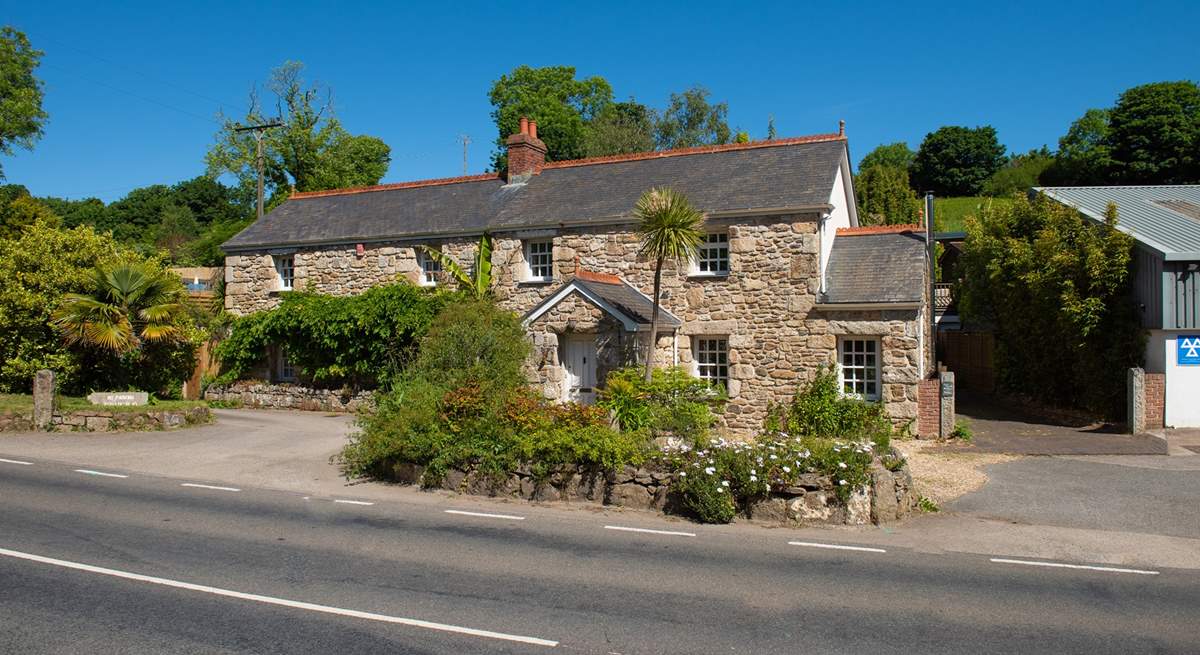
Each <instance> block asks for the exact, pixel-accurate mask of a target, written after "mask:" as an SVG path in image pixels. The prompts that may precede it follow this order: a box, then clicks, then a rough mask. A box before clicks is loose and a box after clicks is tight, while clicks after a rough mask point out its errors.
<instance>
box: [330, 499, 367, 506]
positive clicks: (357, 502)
mask: <svg viewBox="0 0 1200 655" xmlns="http://www.w3.org/2000/svg"><path fill="white" fill-rule="evenodd" d="M333 502H335V503H341V504H343V505H374V504H375V503H368V502H367V501H365V500H335V501H333Z"/></svg>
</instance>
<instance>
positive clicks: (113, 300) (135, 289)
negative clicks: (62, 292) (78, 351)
mask: <svg viewBox="0 0 1200 655" xmlns="http://www.w3.org/2000/svg"><path fill="white" fill-rule="evenodd" d="M93 283H94V285H95V286H94V288H93V289H92V291H91V292H90V293H88V294H77V293H72V294H67V295H66V296H65V297H64V298H63V304H62V306H61V307H59V308H58V309H57V310H55V312H54V315H53V321H54V325H55V326H56V327H58V329H59V330H61V331H62V333H63V336H64V338H65V339H66V341H67V343H69V344H79V343H82V344H87V345H90V346H95V347H97V348H101V349H104V350H109V351H111V352H113V353H116V354H117V355H127V354H129V353H132V352H135V351H137V350H139V349H141V347H142V344H143V343H144V342H147V341H168V340H172V339H178V338H180V337H182V334H183V333H182V329H181V328H180V325H179V324H180V318H181V317H182V316H183V315H184V314H185V313H186V311H187V308H186V306H185V305H184V294H183V285H182V283H181V282H180V281H179V280H178V279H176V278H174V277H172V276H171V274H169V273H167V272H166V271H163V270H160V269H158V268H156V267H154V266H151V265H149V264H120V265H117V266H114V267H111V268H97V269H96V270H95V272H94V273H93Z"/></svg>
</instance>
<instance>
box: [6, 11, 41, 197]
mask: <svg viewBox="0 0 1200 655" xmlns="http://www.w3.org/2000/svg"><path fill="white" fill-rule="evenodd" d="M42 54H43V53H42V51H41V50H35V49H34V48H33V46H31V45H30V44H29V39H28V38H27V37H26V36H25V35H24V34H23V33H21V32H18V31H17V30H15V29H13V28H12V27H8V26H5V27H3V28H0V153H2V154H5V155H11V154H12V153H13V148H14V147H17V148H24V149H26V150H32V149H33V144H34V143H35V142H37V140H38V139H40V138H41V136H42V128H43V126H45V124H46V118H47V114H46V112H45V111H43V110H42V81H41V80H39V79H38V78H37V77H36V76H35V75H34V72H35V71H36V70H37V67H38V65H39V64H40V62H41V59H42ZM2 179H4V167H3V166H0V180H2Z"/></svg>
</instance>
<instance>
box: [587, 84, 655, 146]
mask: <svg viewBox="0 0 1200 655" xmlns="http://www.w3.org/2000/svg"><path fill="white" fill-rule="evenodd" d="M654 120H655V115H654V110H652V109H650V108H649V107H647V106H646V105H643V104H641V103H640V102H637V101H635V100H634V99H633V98H630V99H629V101H628V102H614V103H613V104H611V105H608V106H607V107H605V108H604V109H603V110H602V111H601V112H600V115H599V116H597V117H596V118H595V119H594V120H593V121H592V122H591V124H589V125H588V129H587V131H586V132H585V134H584V148H583V149H584V156H586V157H603V156H605V155H620V154H625V153H630V152H648V151H650V150H654Z"/></svg>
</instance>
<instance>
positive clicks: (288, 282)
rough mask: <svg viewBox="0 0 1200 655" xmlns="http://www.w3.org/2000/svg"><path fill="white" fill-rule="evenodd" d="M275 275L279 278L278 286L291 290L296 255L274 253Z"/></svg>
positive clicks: (294, 276) (294, 279)
mask: <svg viewBox="0 0 1200 655" xmlns="http://www.w3.org/2000/svg"><path fill="white" fill-rule="evenodd" d="M275 275H276V277H278V278H279V288H280V289H282V290H284V291H289V290H291V288H292V286H293V285H294V284H295V282H296V256H295V255H275Z"/></svg>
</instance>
